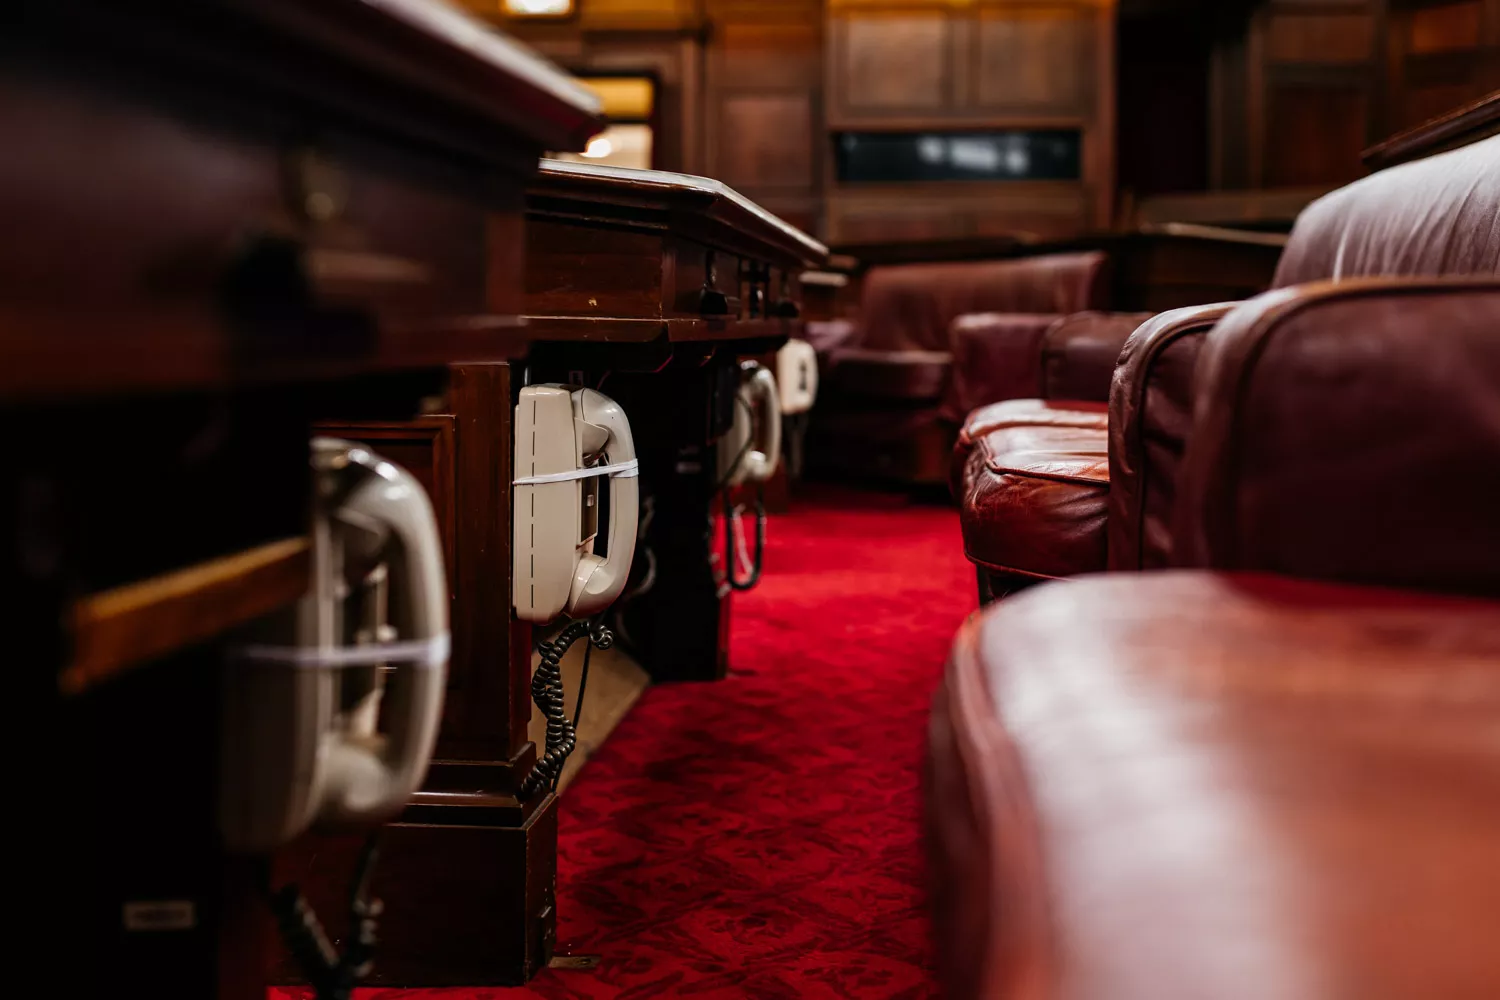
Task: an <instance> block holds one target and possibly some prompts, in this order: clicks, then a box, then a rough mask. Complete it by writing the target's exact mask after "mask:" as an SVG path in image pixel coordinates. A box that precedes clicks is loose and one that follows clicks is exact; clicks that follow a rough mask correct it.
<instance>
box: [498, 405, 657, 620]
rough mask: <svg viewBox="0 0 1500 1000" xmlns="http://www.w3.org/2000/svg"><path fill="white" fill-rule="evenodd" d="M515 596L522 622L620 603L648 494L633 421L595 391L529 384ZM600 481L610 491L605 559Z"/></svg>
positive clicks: (520, 463) (521, 419) (517, 505)
mask: <svg viewBox="0 0 1500 1000" xmlns="http://www.w3.org/2000/svg"><path fill="white" fill-rule="evenodd" d="M515 423H516V441H515V444H516V479H515V484H514V485H515V502H514V510H515V515H514V521H513V525H514V535H513V544H512V550H513V551H514V554H515V555H514V559H515V561H514V573H513V581H514V590H513V593H514V598H513V603H514V605H515V609H516V615H517V617H519V618H521V619H522V620H524V621H529V622H536V623H539V624H543V623H546V622H550V621H552V620H553V619H555V618H556V617H557V616H558V615H560V614H564V613H566V614H567V615H569V616H570V617H572V618H587V617H589V616H591V615H595V614H598V613H599V612H600V611H603V610H604V609H605V608H607V607H609V606H610V605H611V604H613V603H614V601H615V598H617V597H619V596H620V592H621V591H622V590H624V589H625V579H626V577H628V576H629V575H630V563H631V560H632V559H633V558H634V557H635V534H636V526H637V524H638V522H639V518H640V513H639V506H640V491H639V481H638V480H637V478H636V477H637V466H636V455H635V442H634V440H633V439H632V438H631V436H630V421H629V419H627V418H626V416H625V411H624V410H622V409H621V408H620V405H619V404H618V403H616V402H615V401H614V400H612V399H610V398H609V397H608V396H606V395H604V394H603V393H601V392H596V391H594V390H593V389H583V388H579V387H578V386H567V385H553V384H548V385H529V386H526V387H525V388H524V389H522V390H521V397H520V402H519V403H518V404H517V405H516V421H515ZM600 480H603V481H604V482H605V483H607V484H608V490H609V524H608V525H607V526H604V538H605V546H604V548H605V552H604V554H603V555H602V556H601V555H596V554H595V550H596V548H597V547H598V546H597V544H596V543H597V541H598V538H599V533H600V527H601V526H600V524H599V507H600V502H599V490H600V485H601V483H600Z"/></svg>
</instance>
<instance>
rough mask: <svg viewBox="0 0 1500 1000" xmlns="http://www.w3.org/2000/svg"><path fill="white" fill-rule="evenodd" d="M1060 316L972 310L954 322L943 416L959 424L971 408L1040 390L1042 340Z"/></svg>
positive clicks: (1033, 395)
mask: <svg viewBox="0 0 1500 1000" xmlns="http://www.w3.org/2000/svg"><path fill="white" fill-rule="evenodd" d="M1062 318H1063V317H1061V316H1058V315H1056V314H1054V313H971V314H969V315H966V316H960V317H958V318H957V319H955V320H954V321H953V324H952V327H951V329H950V330H949V338H950V339H951V340H952V342H953V379H952V381H951V383H950V384H949V388H948V392H947V394H946V395H945V396H944V398H943V416H944V417H945V418H946V419H948V420H951V421H952V422H953V423H955V424H962V423H963V422H964V420H965V418H967V417H968V415H969V413H971V412H972V411H973V410H975V409H977V408H978V407H980V406H983V405H984V404H986V403H993V402H997V401H999V400H1004V399H1034V398H1038V397H1041V396H1042V395H1043V393H1042V343H1043V341H1044V340H1045V339H1046V336H1047V331H1049V330H1050V329H1052V327H1053V326H1055V325H1056V324H1057V323H1058V322H1059V321H1060V320H1061V319H1062Z"/></svg>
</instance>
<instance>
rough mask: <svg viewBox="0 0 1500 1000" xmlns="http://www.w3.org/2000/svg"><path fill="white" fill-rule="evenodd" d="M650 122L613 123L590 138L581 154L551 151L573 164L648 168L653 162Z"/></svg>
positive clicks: (559, 158) (552, 154)
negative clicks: (638, 123)
mask: <svg viewBox="0 0 1500 1000" xmlns="http://www.w3.org/2000/svg"><path fill="white" fill-rule="evenodd" d="M651 139H652V136H651V126H650V125H637V124H625V125H611V126H609V127H608V128H606V129H605V130H604V131H603V133H601V134H600V135H596V136H594V137H593V138H592V139H590V140H589V144H588V148H587V149H586V150H584V151H583V152H582V153H549V154H547V155H548V156H551V157H552V158H553V159H557V160H571V161H573V162H574V163H603V164H605V165H607V166H611V167H636V168H641V169H645V168H649V167H651V166H652V163H651Z"/></svg>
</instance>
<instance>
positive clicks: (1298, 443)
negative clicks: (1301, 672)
mask: <svg viewBox="0 0 1500 1000" xmlns="http://www.w3.org/2000/svg"><path fill="white" fill-rule="evenodd" d="M1174 558H1175V560H1176V562H1177V563H1178V564H1179V565H1186V566H1204V567H1212V568H1216V569H1231V570H1262V571H1269V572H1274V573H1282V574H1286V575H1289V576H1297V577H1306V578H1314V579H1323V580H1334V581H1341V582H1346V583H1363V584H1377V585H1389V586H1400V587H1412V588H1421V589H1431V590H1447V591H1456V592H1463V593H1470V594H1480V595H1500V281H1488V280H1484V281H1476V280H1472V279H1470V280H1449V281H1425V280H1422V281H1412V280H1391V279H1362V280H1355V281H1345V282H1338V283H1331V282H1329V283H1321V284H1314V285H1303V286H1299V287H1296V288H1289V289H1283V290H1279V291H1273V292H1268V293H1266V294H1265V295H1262V296H1259V297H1257V298H1255V299H1253V300H1251V301H1250V302H1247V303H1245V304H1244V305H1242V306H1240V307H1239V308H1237V309H1235V310H1234V311H1233V312H1231V313H1230V314H1229V315H1228V316H1226V317H1225V318H1224V319H1223V320H1221V321H1220V322H1219V324H1218V327H1217V328H1216V329H1215V330H1214V333H1213V335H1212V336H1211V337H1208V338H1207V339H1206V341H1205V343H1204V346H1203V349H1202V354H1201V356H1200V358H1199V367H1198V374H1197V390H1196V392H1195V406H1194V415H1193V426H1192V430H1191V433H1190V436H1189V438H1188V445H1187V453H1186V455H1185V457H1184V459H1183V462H1182V470H1181V476H1180V480H1179V482H1178V485H1177V511H1176V520H1175V524H1174Z"/></svg>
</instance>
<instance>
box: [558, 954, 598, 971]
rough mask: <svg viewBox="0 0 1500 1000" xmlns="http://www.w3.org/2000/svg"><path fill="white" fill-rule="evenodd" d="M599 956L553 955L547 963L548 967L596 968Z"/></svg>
mask: <svg viewBox="0 0 1500 1000" xmlns="http://www.w3.org/2000/svg"><path fill="white" fill-rule="evenodd" d="M599 962H600V956H598V955H553V956H552V961H550V962H548V963H547V968H549V969H597V968H598V967H599Z"/></svg>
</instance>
